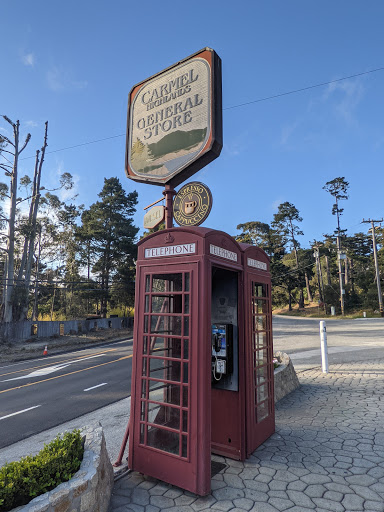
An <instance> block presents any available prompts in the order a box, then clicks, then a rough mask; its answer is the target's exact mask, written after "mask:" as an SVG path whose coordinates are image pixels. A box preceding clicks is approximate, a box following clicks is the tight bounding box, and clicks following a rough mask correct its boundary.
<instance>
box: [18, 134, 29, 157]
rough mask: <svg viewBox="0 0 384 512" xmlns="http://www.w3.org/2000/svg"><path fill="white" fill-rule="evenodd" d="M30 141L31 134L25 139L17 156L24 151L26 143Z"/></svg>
mask: <svg viewBox="0 0 384 512" xmlns="http://www.w3.org/2000/svg"><path fill="white" fill-rule="evenodd" d="M30 140H31V134H30V133H28V135H27V138H26V139H25V142H24V145H23V147H22V148H21V149H20V151H19V155H20V154H21V153H22V152H23V151H24V149H25V148H26V147H27V144H28V142H29V141H30Z"/></svg>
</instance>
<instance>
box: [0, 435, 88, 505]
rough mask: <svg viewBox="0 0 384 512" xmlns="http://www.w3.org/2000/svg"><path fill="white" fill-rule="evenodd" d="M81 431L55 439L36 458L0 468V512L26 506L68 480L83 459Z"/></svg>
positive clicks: (28, 457)
mask: <svg viewBox="0 0 384 512" xmlns="http://www.w3.org/2000/svg"><path fill="white" fill-rule="evenodd" d="M83 452H84V448H83V443H82V438H81V435H80V430H74V431H73V432H66V433H65V434H64V435H63V436H62V437H60V436H57V437H56V438H55V439H54V440H53V441H52V442H51V443H49V444H46V445H44V448H43V449H42V450H41V451H40V452H39V453H38V454H37V455H35V456H27V457H23V458H22V459H21V460H20V461H18V462H10V463H9V464H6V465H5V466H3V467H2V468H0V512H6V511H7V510H11V509H12V508H15V507H19V506H20V505H25V504H27V503H29V502H30V501H31V500H32V499H33V498H35V497H36V496H39V495H40V494H44V493H46V492H48V491H50V490H51V489H54V488H55V487H57V486H58V485H59V484H61V483H62V482H66V481H68V480H69V479H70V478H72V476H73V475H74V474H75V473H76V471H78V469H79V467H80V464H81V461H82V459H83Z"/></svg>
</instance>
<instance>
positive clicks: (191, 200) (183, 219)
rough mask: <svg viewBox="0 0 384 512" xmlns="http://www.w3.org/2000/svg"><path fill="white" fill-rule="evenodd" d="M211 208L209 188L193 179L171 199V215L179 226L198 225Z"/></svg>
mask: <svg viewBox="0 0 384 512" xmlns="http://www.w3.org/2000/svg"><path fill="white" fill-rule="evenodd" d="M211 208H212V194H211V191H210V190H209V188H208V187H207V186H206V185H204V183H200V182H199V181H193V182H191V183H188V184H187V185H184V186H183V187H181V189H180V190H179V191H178V193H177V194H176V196H175V199H174V201H173V217H174V219H175V222H177V224H178V225H179V226H199V225H200V224H202V223H203V222H204V221H205V219H206V218H207V217H208V215H209V213H210V211H211Z"/></svg>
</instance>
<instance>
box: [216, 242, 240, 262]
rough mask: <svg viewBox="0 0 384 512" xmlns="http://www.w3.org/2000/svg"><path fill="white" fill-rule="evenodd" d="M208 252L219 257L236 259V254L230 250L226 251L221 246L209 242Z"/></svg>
mask: <svg viewBox="0 0 384 512" xmlns="http://www.w3.org/2000/svg"><path fill="white" fill-rule="evenodd" d="M209 252H210V253H211V254H213V255H214V256H220V258H225V259H226V260H231V261H237V254H236V253H235V252H232V251H228V250H227V249H224V248H223V247H218V246H217V245H212V244H210V246H209Z"/></svg>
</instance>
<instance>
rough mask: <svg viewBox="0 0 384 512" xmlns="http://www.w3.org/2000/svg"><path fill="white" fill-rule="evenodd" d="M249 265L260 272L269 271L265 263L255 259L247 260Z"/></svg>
mask: <svg viewBox="0 0 384 512" xmlns="http://www.w3.org/2000/svg"><path fill="white" fill-rule="evenodd" d="M247 265H248V266H249V267H253V268H259V269H260V270H267V268H268V267H267V264H266V263H264V262H263V261H259V260H254V259H253V258H248V259H247Z"/></svg>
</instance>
